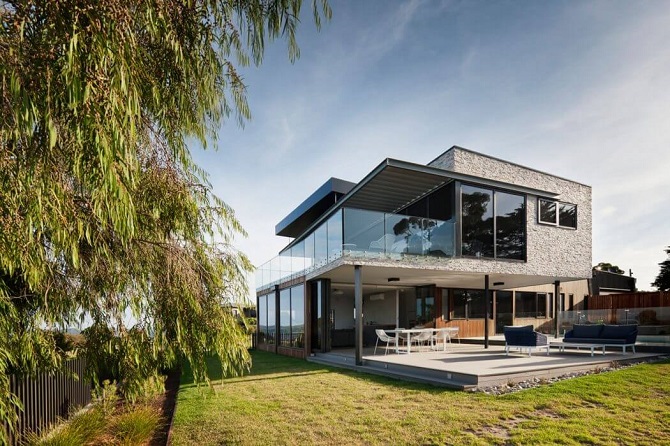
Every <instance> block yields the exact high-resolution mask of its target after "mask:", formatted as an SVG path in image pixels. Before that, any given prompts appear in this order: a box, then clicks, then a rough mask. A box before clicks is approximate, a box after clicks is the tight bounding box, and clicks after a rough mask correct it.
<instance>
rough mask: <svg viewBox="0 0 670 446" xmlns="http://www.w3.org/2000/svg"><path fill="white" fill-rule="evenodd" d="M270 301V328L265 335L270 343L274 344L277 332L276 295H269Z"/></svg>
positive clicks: (268, 301)
mask: <svg viewBox="0 0 670 446" xmlns="http://www.w3.org/2000/svg"><path fill="white" fill-rule="evenodd" d="M267 303H268V319H267V321H268V329H267V333H266V335H265V339H266V341H267V343H268V344H274V343H275V339H276V333H277V312H276V311H275V295H274V293H273V294H268V295H267Z"/></svg>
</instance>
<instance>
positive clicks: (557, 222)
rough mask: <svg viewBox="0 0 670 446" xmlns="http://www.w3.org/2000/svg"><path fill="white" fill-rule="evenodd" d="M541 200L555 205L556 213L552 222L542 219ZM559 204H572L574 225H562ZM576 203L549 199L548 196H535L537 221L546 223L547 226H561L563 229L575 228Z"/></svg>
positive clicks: (576, 225)
mask: <svg viewBox="0 0 670 446" xmlns="http://www.w3.org/2000/svg"><path fill="white" fill-rule="evenodd" d="M542 202H544V203H550V204H553V205H554V206H555V207H556V211H555V213H556V215H555V220H554V221H553V222H551V221H547V220H543V219H542V212H541V208H542ZM561 206H572V207H574V209H575V225H574V226H566V225H562V224H561V223H560V222H561ZM577 208H578V206H577V204H575V203H569V202H567V201H558V200H551V199H549V198H542V197H538V198H537V223H538V224H541V225H547V226H556V227H557V228H563V229H577V227H578V224H577Z"/></svg>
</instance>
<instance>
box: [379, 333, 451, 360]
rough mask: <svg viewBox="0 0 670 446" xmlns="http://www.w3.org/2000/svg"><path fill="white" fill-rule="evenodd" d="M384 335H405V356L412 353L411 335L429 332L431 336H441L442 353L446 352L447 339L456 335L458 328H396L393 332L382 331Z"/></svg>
mask: <svg viewBox="0 0 670 446" xmlns="http://www.w3.org/2000/svg"><path fill="white" fill-rule="evenodd" d="M384 331H385V332H386V333H395V334H396V335H400V334H406V335H407V354H410V353H412V334H414V335H417V334H419V333H425V332H427V331H428V332H431V334H432V335H442V342H443V343H444V347H443V351H445V352H446V351H447V339H449V338H450V337H451V336H452V334H456V333H458V327H442V328H396V329H394V330H384ZM398 337H399V336H396V340H395V342H396V351H397V352H400V350H399V349H398Z"/></svg>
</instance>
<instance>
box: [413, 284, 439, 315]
mask: <svg viewBox="0 0 670 446" xmlns="http://www.w3.org/2000/svg"><path fill="white" fill-rule="evenodd" d="M415 305H416V322H415V324H417V325H424V324H427V323H429V322H432V321H433V319H434V318H435V288H434V287H432V286H425V287H419V288H417V290H416V300H415Z"/></svg>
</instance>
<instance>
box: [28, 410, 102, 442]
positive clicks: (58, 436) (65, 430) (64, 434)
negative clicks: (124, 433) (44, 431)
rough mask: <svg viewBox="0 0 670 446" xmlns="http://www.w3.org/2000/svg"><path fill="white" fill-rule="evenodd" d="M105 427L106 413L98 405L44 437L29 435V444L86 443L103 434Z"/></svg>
mask: <svg viewBox="0 0 670 446" xmlns="http://www.w3.org/2000/svg"><path fill="white" fill-rule="evenodd" d="M105 427H106V421H105V414H104V413H103V412H102V410H100V409H99V408H98V407H93V408H92V409H90V410H86V411H82V412H81V413H78V414H77V415H75V416H74V417H73V418H72V419H70V421H69V422H67V423H66V424H64V425H63V426H62V427H61V428H59V429H56V430H54V431H52V432H51V433H49V434H48V435H47V436H45V437H44V438H40V436H39V435H37V434H32V435H29V436H28V439H27V444H29V445H37V444H39V445H42V446H61V445H62V446H71V445H79V444H86V443H90V442H91V441H93V440H94V439H95V438H96V437H99V436H100V435H102V434H103V433H104V431H105Z"/></svg>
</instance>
